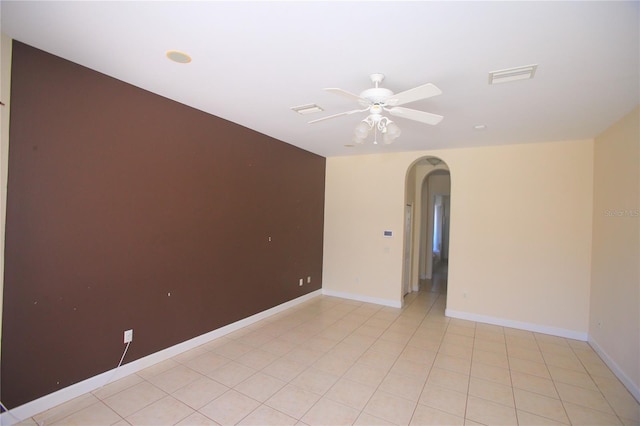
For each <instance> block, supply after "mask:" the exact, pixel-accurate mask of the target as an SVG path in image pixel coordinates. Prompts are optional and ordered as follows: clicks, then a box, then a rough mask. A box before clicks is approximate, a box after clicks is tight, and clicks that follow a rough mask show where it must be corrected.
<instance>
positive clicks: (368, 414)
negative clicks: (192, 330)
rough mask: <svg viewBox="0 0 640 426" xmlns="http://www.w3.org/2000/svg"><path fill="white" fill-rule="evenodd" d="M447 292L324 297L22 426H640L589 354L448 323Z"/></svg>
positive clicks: (574, 344) (571, 343)
mask: <svg viewBox="0 0 640 426" xmlns="http://www.w3.org/2000/svg"><path fill="white" fill-rule="evenodd" d="M436 287H437V286H434V288H429V289H428V290H429V291H427V290H425V291H420V292H417V293H411V294H409V295H407V297H406V298H405V302H406V303H405V307H404V308H403V309H393V308H388V307H381V306H378V305H372V304H368V303H361V302H354V301H349V300H343V299H339V298H333V297H326V296H320V297H317V298H314V299H313V300H310V301H308V302H306V303H304V304H302V305H299V306H296V307H294V308H291V309H289V310H287V311H285V312H282V313H279V314H277V315H275V316H272V317H270V318H268V319H265V320H263V321H260V322H259V323H256V324H253V325H251V326H249V327H246V328H243V329H241V330H239V331H237V332H234V333H232V334H230V335H227V336H225V337H223V338H220V339H217V340H215V341H212V342H210V343H208V344H206V345H203V346H201V347H198V348H196V349H193V350H191V351H189V352H186V353H183V354H181V355H179V356H176V357H174V358H173V359H170V360H167V361H164V362H161V363H159V364H157V365H155V366H152V367H150V368H148V369H146V370H143V371H140V372H139V373H137V374H132V375H130V376H128V377H125V378H123V379H121V380H118V381H116V382H113V383H110V384H108V385H106V386H104V387H102V388H100V389H98V390H96V391H94V392H92V393H89V394H86V395H84V396H82V397H79V398H77V399H75V400H73V401H70V402H68V403H65V404H62V405H60V406H58V407H55V408H53V409H51V410H48V411H46V412H44V413H41V414H39V415H37V416H34V417H33V418H31V419H28V420H26V421H24V422H22V423H21V424H23V425H35V424H38V425H45V424H46V425H113V424H115V425H129V424H131V425H174V424H175V425H217V424H221V425H227V424H240V425H288V424H291V425H294V424H298V425H305V424H306V425H342V424H345V425H349V424H355V425H387V424H400V425H406V424H411V425H414V424H415V425H462V424H465V425H479V424H483V425H516V424H520V425H554V424H567V425H568V424H573V425H587V424H589V425H591V424H600V425H619V424H625V425H639V424H640V406H639V405H638V402H637V401H636V400H635V399H634V398H633V397H632V396H631V394H629V392H628V391H627V390H626V389H625V388H624V386H623V385H622V384H621V383H620V382H619V381H618V379H617V378H616V377H615V376H614V375H613V374H612V373H611V371H610V370H609V369H608V368H607V366H606V365H605V364H604V363H603V361H602V360H601V359H600V358H599V357H598V355H597V354H596V353H595V352H594V351H593V350H592V349H591V347H590V346H589V345H588V344H587V343H585V342H581V341H575V340H570V339H564V338H559V337H554V336H548V335H543V334H538V333H532V332H527V331H522V330H516V329H510V328H504V327H498V326H493V325H487V324H481V323H475V322H470V321H463V320H458V319H449V318H446V317H445V316H444V306H445V297H444V295H443V294H442V291H443V290H444V289H443V288H436ZM431 290H436V291H431Z"/></svg>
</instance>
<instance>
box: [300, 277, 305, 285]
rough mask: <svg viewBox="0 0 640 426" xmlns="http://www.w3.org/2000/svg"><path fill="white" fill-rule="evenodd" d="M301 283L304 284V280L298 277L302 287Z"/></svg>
mask: <svg viewBox="0 0 640 426" xmlns="http://www.w3.org/2000/svg"><path fill="white" fill-rule="evenodd" d="M302 284H304V280H303V279H302V278H300V287H302Z"/></svg>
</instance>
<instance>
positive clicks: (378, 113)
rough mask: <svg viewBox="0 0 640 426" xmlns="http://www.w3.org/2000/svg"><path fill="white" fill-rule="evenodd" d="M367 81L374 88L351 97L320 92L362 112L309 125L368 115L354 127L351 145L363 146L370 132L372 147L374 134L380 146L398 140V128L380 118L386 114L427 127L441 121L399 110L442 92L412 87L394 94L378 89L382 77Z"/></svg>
mask: <svg viewBox="0 0 640 426" xmlns="http://www.w3.org/2000/svg"><path fill="white" fill-rule="evenodd" d="M370 78H371V82H372V83H373V84H374V86H375V87H372V88H370V89H367V90H365V91H364V92H362V93H360V95H356V94H354V93H351V92H348V91H346V90H343V89H338V88H328V89H324V90H326V91H327V92H329V93H335V94H336V95H340V96H344V97H346V98H348V99H351V100H354V101H357V102H358V103H359V104H360V106H362V107H363V108H361V109H354V110H351V111H346V112H341V113H339V114H334V115H329V116H327V117H322V118H319V119H317V120H313V121H310V122H309V123H310V124H312V123H318V122H320V121H324V120H329V119H332V118H336V117H341V116H343V115H351V114H355V113H358V112H369V115H368V116H367V118H365V119H364V120H362V121H361V122H360V123H359V124H358V125H357V126H356V129H355V132H354V142H355V143H356V144H361V143H363V142H364V140H365V139H366V137H367V136H368V135H369V132H370V131H371V130H374V132H375V137H374V142H373V143H374V144H377V143H378V142H377V133H378V131H379V132H380V133H381V134H382V141H383V143H385V144H390V143H391V142H393V141H394V140H395V139H396V138H397V137H398V136H400V127H398V125H397V124H395V123H394V122H393V121H391V120H390V119H389V118H388V117H385V116H384V115H382V114H383V113H384V112H388V113H389V114H390V115H393V116H396V117H401V118H407V119H409V120H414V121H419V122H421V123H426V124H431V125H436V124H438V123H439V122H440V121H442V119H443V118H444V117H443V116H441V115H438V114H432V113H430V112H425V111H419V110H416V109H411V108H405V107H401V106H400V105H404V104H408V103H410V102H415V101H419V100H421V99H427V98H430V97H432V96H437V95H439V94H441V93H442V91H441V90H440V89H438V88H437V87H436V86H435V85H433V84H431V83H427V84H423V85H421V86H418V87H414V88H413V89H409V90H405V91H404V92H400V93H396V94H394V93H393V92H392V91H391V90H389V89H385V88H383V87H379V86H380V83H381V82H382V80H384V75H383V74H371V75H370Z"/></svg>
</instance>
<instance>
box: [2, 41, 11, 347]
mask: <svg viewBox="0 0 640 426" xmlns="http://www.w3.org/2000/svg"><path fill="white" fill-rule="evenodd" d="M0 35H1V38H0V101H2V102H3V103H4V104H5V106H0V342H1V341H2V339H1V337H2V294H3V291H2V288H3V286H2V285H3V279H4V224H5V222H6V215H7V164H8V161H9V92H10V89H11V39H10V38H9V37H7V36H6V35H4V34H2V33H0ZM0 346H1V344H0Z"/></svg>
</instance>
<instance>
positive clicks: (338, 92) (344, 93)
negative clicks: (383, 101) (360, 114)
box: [324, 87, 371, 105]
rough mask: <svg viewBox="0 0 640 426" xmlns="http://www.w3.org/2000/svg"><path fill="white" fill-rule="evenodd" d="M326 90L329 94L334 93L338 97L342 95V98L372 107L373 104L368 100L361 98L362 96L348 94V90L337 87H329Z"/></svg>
mask: <svg viewBox="0 0 640 426" xmlns="http://www.w3.org/2000/svg"><path fill="white" fill-rule="evenodd" d="M324 90H325V91H327V92H329V93H334V94H336V95H340V96H343V97H345V98H349V99H351V100H352V101H358V102H360V103H361V104H362V105H370V104H371V102H370V101H369V100H368V99H365V98H361V97H360V96H358V95H356V94H355V93H351V92H347V91H346V90H343V89H338V88H337V87H329V88H327V89H324Z"/></svg>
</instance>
